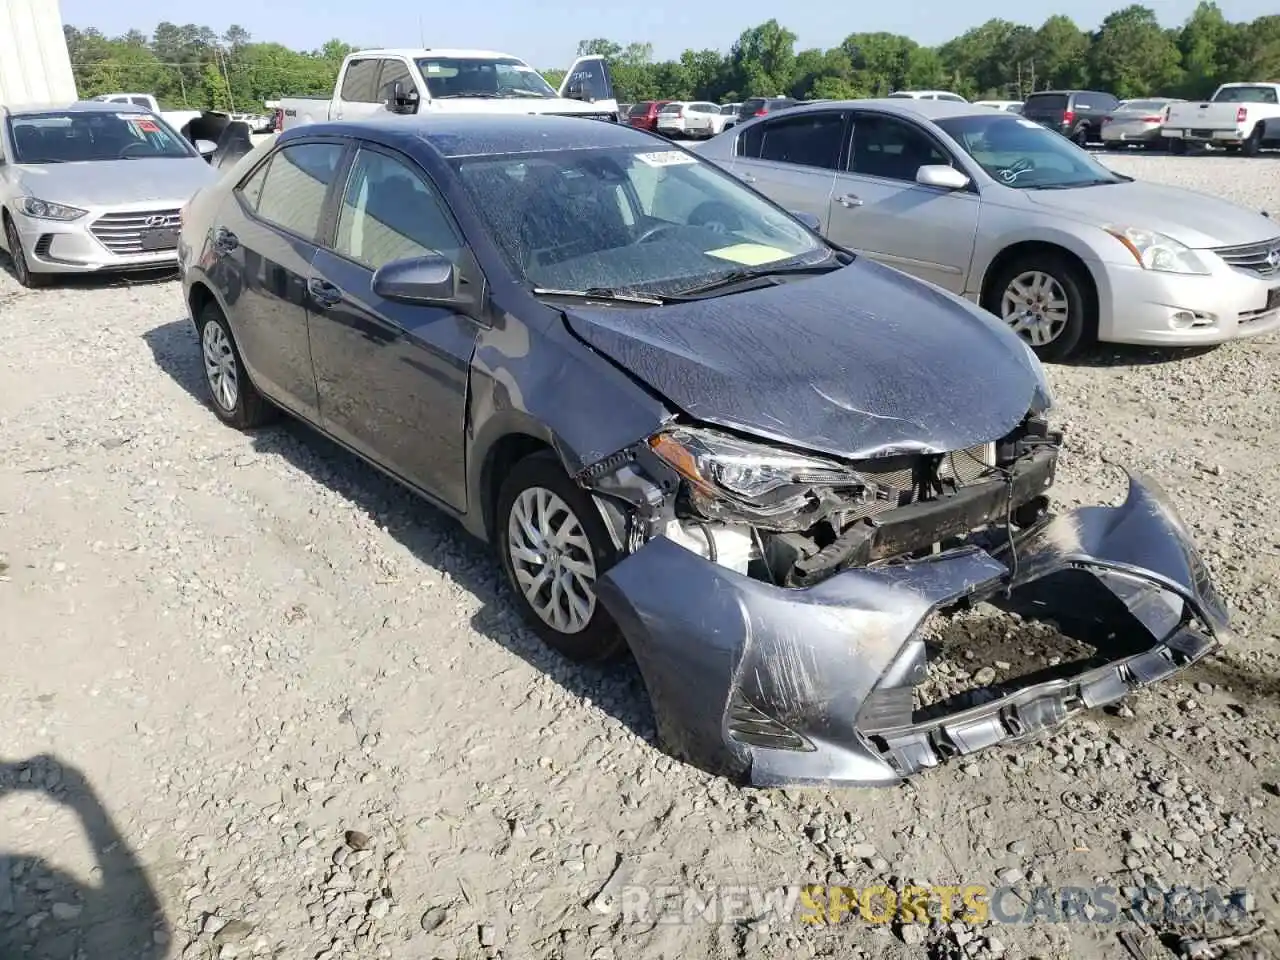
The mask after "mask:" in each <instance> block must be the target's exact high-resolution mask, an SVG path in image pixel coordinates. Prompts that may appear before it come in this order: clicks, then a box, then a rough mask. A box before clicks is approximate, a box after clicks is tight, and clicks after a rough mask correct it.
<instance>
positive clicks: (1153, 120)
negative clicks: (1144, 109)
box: [1142, 115, 1164, 123]
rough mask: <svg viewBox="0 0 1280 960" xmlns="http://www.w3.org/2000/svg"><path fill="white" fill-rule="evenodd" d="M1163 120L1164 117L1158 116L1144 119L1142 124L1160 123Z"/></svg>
mask: <svg viewBox="0 0 1280 960" xmlns="http://www.w3.org/2000/svg"><path fill="white" fill-rule="evenodd" d="M1163 119H1164V118H1163V117H1160V116H1158V115H1157V116H1154V117H1143V118H1142V122H1143V123H1160V122H1161V121H1162V120H1163Z"/></svg>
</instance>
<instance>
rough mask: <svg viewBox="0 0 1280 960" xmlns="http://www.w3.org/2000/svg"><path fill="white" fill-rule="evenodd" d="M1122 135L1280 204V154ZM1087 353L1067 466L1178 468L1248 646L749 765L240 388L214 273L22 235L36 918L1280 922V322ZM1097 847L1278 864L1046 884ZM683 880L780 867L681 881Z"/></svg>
mask: <svg viewBox="0 0 1280 960" xmlns="http://www.w3.org/2000/svg"><path fill="white" fill-rule="evenodd" d="M1109 162H1112V163H1114V164H1115V165H1116V166H1117V167H1121V168H1122V169H1124V170H1125V171H1126V172H1130V173H1132V174H1133V175H1135V176H1139V177H1150V178H1152V179H1159V180H1163V181H1165V182H1169V183H1175V184H1182V185H1186V186H1191V187H1194V188H1196V189H1202V190H1216V191H1217V192H1220V193H1222V194H1224V195H1229V196H1232V197H1233V198H1234V199H1237V200H1241V201H1242V202H1247V203H1249V204H1250V205H1252V206H1255V207H1258V206H1266V205H1268V204H1270V206H1271V207H1272V208H1280V176H1278V175H1277V170H1280V166H1277V164H1278V163H1280V160H1278V159H1277V158H1275V157H1264V158H1259V159H1254V160H1246V159H1230V158H1222V157H1188V158H1167V157H1137V156H1135V157H1124V158H1117V159H1112V160H1111V161H1109ZM1277 232H1280V230H1278V231H1277ZM1049 375H1050V378H1051V380H1052V383H1053V386H1054V389H1055V391H1056V393H1057V397H1058V404H1059V408H1058V412H1057V417H1058V419H1059V422H1060V423H1062V424H1064V425H1065V429H1066V431H1067V448H1066V452H1065V457H1064V459H1065V464H1064V466H1063V468H1062V471H1061V474H1060V479H1059V485H1058V488H1057V490H1056V494H1057V498H1058V501H1059V503H1060V504H1061V505H1064V506H1069V505H1073V504H1076V503H1084V502H1104V501H1105V502H1113V501H1115V500H1116V499H1117V498H1118V497H1119V496H1121V495H1122V493H1123V488H1124V482H1123V475H1122V474H1121V472H1120V471H1119V470H1118V468H1117V467H1115V466H1113V465H1112V464H1114V463H1120V464H1127V465H1129V466H1132V467H1134V468H1137V469H1140V470H1143V471H1147V472H1150V473H1151V474H1152V475H1154V476H1155V477H1156V478H1158V479H1159V481H1160V482H1161V483H1162V484H1163V485H1164V486H1165V488H1166V489H1167V490H1168V491H1169V492H1170V494H1171V495H1172V496H1173V497H1174V499H1175V500H1176V502H1177V504H1178V507H1179V509H1180V510H1181V511H1182V513H1183V515H1184V517H1185V519H1186V520H1187V522H1188V524H1189V526H1190V527H1191V528H1192V530H1193V532H1194V535H1195V536H1196V537H1197V539H1198V540H1199V542H1200V543H1201V545H1202V546H1203V548H1204V550H1205V553H1206V555H1207V559H1208V562H1209V564H1210V566H1211V568H1212V571H1213V573H1214V575H1215V577H1216V578H1217V580H1218V583H1219V584H1220V587H1221V590H1222V592H1223V594H1224V596H1226V598H1227V599H1228V601H1229V602H1230V604H1231V606H1232V613H1233V617H1234V623H1235V627H1236V630H1237V635H1236V636H1235V638H1234V639H1233V641H1232V643H1231V644H1230V646H1229V647H1228V648H1227V649H1226V650H1225V651H1224V652H1223V653H1222V654H1221V655H1220V656H1217V657H1215V658H1214V659H1213V660H1212V661H1211V662H1208V663H1207V664H1205V665H1202V666H1200V667H1198V668H1196V669H1195V670H1193V671H1190V672H1188V673H1187V674H1185V675H1182V676H1180V677H1178V678H1177V679H1175V680H1172V681H1170V682H1167V683H1165V684H1163V685H1160V686H1158V687H1156V688H1154V689H1152V690H1150V691H1148V692H1146V693H1144V694H1142V695H1140V696H1137V697H1134V698H1132V699H1131V700H1129V701H1127V702H1126V704H1125V705H1124V706H1123V707H1122V708H1120V709H1116V710H1113V711H1112V712H1109V713H1105V712H1098V713H1095V714H1091V715H1088V716H1086V717H1084V718H1082V719H1080V720H1078V721H1076V722H1074V723H1072V724H1071V725H1069V726H1068V727H1067V728H1065V729H1064V730H1063V731H1062V732H1060V733H1059V734H1057V735H1056V736H1054V737H1052V738H1050V739H1047V740H1044V741H1042V742H1040V743H1036V744H1033V745H1030V746H1026V747H1022V748H1019V749H1008V750H997V751H992V752H988V753H985V754H982V755H979V756H977V757H976V758H973V759H968V760H965V761H963V762H961V763H953V764H950V765H946V766H944V767H941V768H939V769H937V770H934V771H931V772H928V773H926V774H925V775H923V776H920V777H918V778H916V779H914V780H913V781H911V782H910V783H908V784H906V785H904V786H901V787H895V788H891V789H884V790H824V789H804V790H785V791H782V790H769V791H758V790H743V789H740V788H738V787H735V786H733V785H731V784H729V783H726V782H725V781H723V780H719V779H716V778H713V777H711V776H709V775H707V774H704V773H702V772H699V771H697V770H695V769H692V768H689V767H687V766H684V765H682V764H680V763H677V762H674V761H672V760H671V759H669V758H668V757H667V756H665V755H664V754H663V753H661V752H660V751H659V750H658V749H657V748H656V747H655V745H654V743H655V738H654V732H653V728H652V721H651V718H650V717H649V714H648V709H647V706H646V701H645V696H644V690H643V686H642V684H641V683H640V680H639V677H638V675H637V673H636V671H635V669H634V667H633V666H631V665H630V664H627V663H623V664H620V665H617V666H613V667H609V668H601V669H594V668H582V667H577V666H574V665H571V664H569V663H567V662H565V661H563V660H561V659H559V658H558V657H556V656H555V655H553V654H551V653H549V652H548V651H546V650H545V649H543V648H542V647H541V646H540V644H539V643H538V641H537V640H536V639H535V638H534V636H533V635H532V634H531V633H530V632H529V631H528V630H526V629H525V628H524V627H523V626H522V625H521V624H520V623H519V621H518V618H517V616H516V613H515V607H514V605H513V604H512V602H511V600H510V598H509V597H508V595H507V592H506V589H505V587H504V586H502V585H501V583H500V581H499V576H498V568H497V565H496V564H495V563H494V562H493V560H492V559H491V557H490V555H489V554H488V552H487V551H486V550H485V548H484V547H482V546H481V545H479V544H476V543H474V542H472V541H470V540H468V539H467V538H466V537H465V536H464V535H463V534H462V532H461V531H460V529H459V528H458V527H457V526H456V525H455V524H453V523H451V522H449V521H446V520H444V519H442V518H441V517H439V516H438V515H436V514H435V513H434V512H433V511H432V510H431V509H430V508H428V507H426V506H424V505H422V504H420V503H419V502H417V501H415V500H414V499H413V498H412V497H410V496H409V495H407V494H405V493H403V492H401V491H400V490H399V489H398V488H396V487H394V486H393V485H392V484H391V483H389V482H388V481H385V480H384V479H382V478H381V477H380V476H379V475H378V474H376V473H375V472H374V471H373V470H371V469H369V468H367V467H365V466H363V465H361V464H360V463H358V462H357V461H355V460H354V459H353V458H352V457H350V456H348V455H347V454H345V453H343V452H341V451H339V450H338V449H337V448H335V447H334V446H333V445H332V444H330V443H329V442H327V441H325V440H323V439H321V438H319V437H317V436H315V435H313V434H311V433H309V432H308V431H307V430H306V429H304V428H302V427H300V426H297V425H292V424H287V423H286V424H284V425H281V426H277V427H272V428H270V429H268V430H265V431H263V432H260V433H257V434H254V435H242V434H239V433H236V432H234V431H231V430H229V429H226V428H224V427H222V426H220V425H219V423H218V422H217V421H216V419H215V418H214V416H213V414H212V413H211V412H210V411H209V410H208V408H207V407H206V405H205V399H204V387H203V379H202V378H203V373H202V369H201V364H200V360H199V354H198V348H197V343H196V340H195V337H194V334H193V333H192V332H191V329H190V327H189V325H188V323H187V322H186V320H185V319H184V310H183V305H182V301H181V296H180V292H179V288H178V285H177V284H176V283H173V282H164V283H156V284H149V285H114V286H113V285H104V284H102V283H89V282H75V283H69V284H65V285H61V286H59V287H56V288H54V289H52V290H47V291H39V292H27V291H22V290H20V288H18V286H17V285H16V283H14V281H13V280H12V278H11V277H10V276H9V275H8V274H0V562H3V565H4V566H3V567H2V568H0V650H3V651H4V654H5V658H4V667H3V676H4V682H3V683H0V956H3V957H5V958H8V957H10V956H13V957H25V956H30V957H49V958H55V957H57V958H71V957H76V956H79V957H83V958H86V960H100V958H102V960H106V958H111V960H116V958H119V960H127V958H148V960H161V958H173V957H183V958H200V960H204V958H219V960H233V958H237V957H239V958H246V957H262V956H274V957H279V958H307V960H310V958H317V957H319V958H327V960H336V958H355V957H360V958H364V957H379V958H382V957H397V958H411V960H430V958H447V960H455V958H480V957H486V958H493V957H498V956H502V957H507V958H512V960H514V958H548V960H550V958H566V960H569V958H572V960H578V958H590V960H608V958H619V960H624V958H625V960H630V958H637V960H639V958H644V960H660V958H666V960H675V958H684V957H701V956H706V957H710V958H737V957H744V958H747V957H750V958H756V957H763V958H775V957H776V958H791V957H800V958H804V957H813V956H818V957H833V958H837V957H838V958H841V960H849V958H856V957H864V956H866V957H870V956H885V957H920V956H929V957H951V956H955V957H995V956H1007V957H1045V958H1047V957H1059V956H1064V957H1065V956H1080V957H1090V958H1095V957H1096V958H1108V957H1131V956H1134V954H1131V953H1127V952H1126V951H1125V949H1124V947H1123V945H1122V943H1121V939H1120V937H1119V934H1120V933H1122V932H1125V933H1127V934H1129V935H1131V936H1132V937H1133V938H1135V942H1136V943H1137V944H1138V945H1139V946H1140V948H1141V949H1142V950H1144V951H1145V953H1144V954H1141V955H1142V956H1146V957H1148V958H1151V960H1155V958H1158V957H1165V956H1173V955H1175V952H1176V951H1175V950H1173V949H1171V947H1172V945H1173V944H1174V938H1175V937H1176V935H1177V934H1180V933H1186V932H1188V931H1192V930H1194V929H1196V928H1197V927H1198V928H1199V930H1200V932H1201V933H1203V934H1204V935H1207V936H1217V935H1220V934H1225V933H1232V932H1234V933H1239V932H1249V931H1253V930H1255V929H1259V930H1261V938H1260V939H1259V940H1258V941H1257V942H1256V943H1255V945H1254V946H1255V947H1257V948H1259V949H1261V950H1262V951H1263V955H1267V954H1269V953H1272V952H1280V937H1278V936H1277V932H1276V925H1277V920H1280V901H1278V899H1277V897H1278V894H1280V872H1278V871H1277V864H1278V863H1280V745H1278V740H1277V735H1278V733H1280V703H1278V695H1280V658H1278V657H1277V642H1278V640H1280V591H1277V585H1278V583H1280V492H1278V491H1280V426H1278V425H1280V337H1276V336H1271V337H1268V338H1264V339H1261V340H1255V341H1252V342H1246V343H1240V344H1234V345H1230V346H1227V347H1223V348H1220V349H1217V350H1210V351H1199V352H1195V353H1178V354H1170V353H1160V352H1156V351H1150V350H1141V349H1123V350H1122V349H1114V348H1102V349H1098V350H1096V351H1094V352H1093V353H1091V354H1090V355H1089V356H1087V357H1086V358H1085V359H1083V360H1082V361H1080V362H1078V363H1076V364H1073V365H1070V366H1055V367H1052V368H1050V371H1049ZM961 629H967V628H965V627H963V625H962V627H961ZM983 629H984V627H983V625H982V623H981V622H980V618H978V619H975V621H974V623H973V630H974V631H977V633H975V637H974V642H977V638H978V637H979V636H980V635H981V631H982V630H983ZM810 883H812V884H820V885H828V884H831V885H845V886H852V887H857V888H865V887H868V886H875V885H888V886H891V887H893V888H895V889H898V890H900V889H901V888H903V887H905V886H907V885H911V884H916V885H920V886H924V887H931V886H938V885H952V886H961V887H964V886H972V885H981V886H985V887H987V888H997V887H1002V886H1013V887H1015V888H1016V889H1017V890H1018V891H1019V892H1018V894H1017V895H1016V896H1015V895H1010V896H1009V897H1008V898H1007V899H1006V901H1005V908H1004V910H1005V914H1006V916H1007V915H1009V914H1011V913H1023V912H1027V913H1031V922H1023V923H1012V922H996V920H995V919H994V918H988V919H987V920H986V921H985V922H981V923H967V922H965V921H964V920H963V919H958V920H953V922H952V923H950V924H947V923H937V924H935V925H933V926H932V927H926V926H925V925H922V924H907V925H899V924H885V923H877V922H872V921H869V920H867V919H865V918H863V917H861V916H860V915H859V911H858V910H857V909H855V910H854V911H853V915H852V916H845V917H844V919H843V920H842V921H841V922H839V923H836V924H834V925H830V924H828V925H814V924H809V923H805V922H804V921H803V916H805V915H807V913H806V908H805V907H804V906H803V901H802V902H801V904H800V905H797V906H796V907H795V908H794V910H793V911H791V912H790V913H789V915H788V916H760V914H762V913H766V911H764V910H763V909H762V908H761V903H760V902H758V901H757V900H754V899H753V898H756V897H760V896H763V895H765V894H766V893H767V892H768V891H771V890H773V889H775V888H778V887H780V886H785V885H793V884H810ZM1065 886H1072V887H1079V888H1087V889H1089V890H1095V889H1096V888H1099V887H1111V888H1116V889H1117V890H1121V889H1122V888H1129V887H1139V888H1143V889H1148V890H1152V891H1156V890H1160V891H1164V890H1168V889H1170V888H1173V887H1178V886H1182V887H1187V888H1191V889H1193V890H1195V891H1206V890H1214V891H1221V892H1222V893H1223V895H1226V894H1227V893H1229V892H1230V891H1231V890H1233V889H1235V888H1242V889H1244V890H1245V891H1246V893H1244V894H1242V895H1241V899H1240V900H1239V901H1238V903H1239V905H1240V907H1241V909H1242V910H1243V911H1245V912H1247V914H1248V915H1247V916H1245V917H1237V918H1236V919H1219V918H1212V917H1211V918H1210V919H1209V920H1207V921H1205V922H1204V923H1202V924H1194V923H1184V924H1181V925H1179V924H1178V923H1176V922H1174V920H1175V918H1172V917H1170V916H1168V915H1167V913H1166V912H1165V911H1164V910H1163V909H1160V910H1155V911H1153V913H1152V914H1149V915H1148V917H1147V921H1146V922H1135V921H1134V920H1133V919H1132V918H1127V917H1125V916H1117V917H1112V918H1110V921H1109V922H1108V918H1107V916H1106V914H1107V911H1106V910H1105V909H1100V908H1099V907H1098V906H1097V905H1096V904H1095V906H1093V907H1091V908H1090V909H1089V910H1088V911H1086V913H1090V914H1092V919H1090V917H1089V916H1084V915H1081V916H1078V917H1077V918H1076V919H1074V920H1073V921H1071V922H1054V921H1055V920H1060V919H1061V918H1060V916H1057V915H1056V914H1054V913H1053V912H1052V911H1050V912H1047V913H1046V912H1041V913H1038V914H1036V913H1034V912H1033V911H1029V910H1028V905H1029V904H1032V903H1034V902H1035V901H1036V894H1035V892H1034V891H1035V890H1036V888H1039V887H1048V888H1052V889H1053V890H1055V891H1059V890H1060V889H1061V888H1062V887H1065ZM665 887H674V888H676V890H679V891H683V890H692V891H695V892H697V894H698V896H699V897H700V898H701V899H702V902H703V903H704V905H705V904H706V903H712V904H718V905H719V906H720V907H726V904H728V903H729V901H730V900H731V899H732V900H733V902H741V901H742V900H743V899H745V902H746V904H747V906H746V907H743V908H742V909H739V910H737V911H736V913H735V912H734V911H731V910H728V909H727V908H726V909H725V912H724V913H721V914H720V915H719V916H715V917H712V918H711V919H706V918H698V917H685V918H682V917H681V916H680V914H679V913H678V911H674V912H669V913H665V914H659V913H658V911H657V907H656V906H654V905H655V904H656V903H657V902H658V899H659V898H661V897H662V896H669V895H670V893H671V891H667V892H666V894H664V893H663V892H662V888H665ZM716 888H718V889H719V890H720V891H721V897H720V899H716V898H714V897H709V895H708V891H709V890H712V889H716ZM1131 893H1132V891H1131ZM646 897H648V898H649V900H648V901H647V902H648V905H649V906H648V909H646V908H645V903H646ZM734 898H737V899H734ZM667 902H669V901H667ZM827 903H829V901H823V904H827ZM712 912H713V913H714V911H712ZM808 913H809V914H811V913H812V910H809V911H808ZM1193 913H1194V912H1193ZM1191 915H1192V914H1187V915H1186V916H1191ZM671 919H677V920H679V919H686V920H687V921H688V922H667V921H668V920H671ZM711 920H722V921H723V922H711ZM1162 938H1163V939H1162ZM24 945H25V946H24ZM1236 955H1237V956H1247V955H1249V954H1248V953H1247V952H1242V953H1238V954H1236Z"/></svg>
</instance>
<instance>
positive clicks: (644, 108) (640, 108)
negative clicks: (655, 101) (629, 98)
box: [627, 100, 649, 117]
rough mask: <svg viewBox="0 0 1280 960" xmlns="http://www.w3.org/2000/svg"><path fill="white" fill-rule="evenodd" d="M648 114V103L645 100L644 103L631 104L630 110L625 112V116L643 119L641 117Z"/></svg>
mask: <svg viewBox="0 0 1280 960" xmlns="http://www.w3.org/2000/svg"><path fill="white" fill-rule="evenodd" d="M648 113H649V101H648V100H646V101H645V102H644V103H635V104H632V105H631V109H630V110H629V111H627V116H629V117H643V116H647V115H648Z"/></svg>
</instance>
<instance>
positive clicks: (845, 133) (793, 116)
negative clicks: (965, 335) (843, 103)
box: [733, 108, 853, 174]
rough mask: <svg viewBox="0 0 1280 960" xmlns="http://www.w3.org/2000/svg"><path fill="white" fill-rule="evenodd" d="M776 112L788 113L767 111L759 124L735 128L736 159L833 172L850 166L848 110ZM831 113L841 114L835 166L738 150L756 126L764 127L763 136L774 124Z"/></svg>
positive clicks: (828, 109) (787, 167)
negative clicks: (771, 157)
mask: <svg viewBox="0 0 1280 960" xmlns="http://www.w3.org/2000/svg"><path fill="white" fill-rule="evenodd" d="M776 112H777V113H779V114H783V113H786V115H785V116H776V117H775V116H772V114H771V113H766V114H765V115H764V116H763V117H760V118H759V119H760V122H759V123H758V124H753V125H752V126H751V127H748V128H747V129H746V130H743V129H742V128H741V127H735V128H734V129H737V130H738V135H737V137H735V138H734V143H733V151H734V152H733V156H734V160H735V161H736V160H747V161H750V162H752V163H776V164H778V166H780V167H783V168H784V169H787V170H818V171H821V170H826V171H828V172H830V173H832V174H837V173H840V172H842V170H843V169H844V168H845V167H846V166H848V163H849V159H848V157H849V143H850V134H851V133H852V129H853V128H852V126H851V125H850V118H849V111H848V110H840V109H831V108H827V109H825V110H806V111H804V112H803V113H790V112H786V111H782V110H779V111H776ZM831 114H835V115H837V116H839V118H840V124H841V129H840V147H839V149H838V150H837V151H836V165H835V166H834V167H817V166H813V165H811V164H805V163H791V162H789V161H787V160H768V159H765V158H764V157H751V156H747V155H746V154H743V153H739V152H738V148H739V146H740V145H741V144H742V143H743V140H742V138H743V135H744V134H746V133H750V132H751V130H752V129H754V128H755V127H756V126H758V127H760V128H762V132H761V136H763V135H764V132H763V128H767V127H769V126H770V125H772V124H778V123H795V122H797V121H798V120H802V119H806V118H811V117H818V116H828V115H831Z"/></svg>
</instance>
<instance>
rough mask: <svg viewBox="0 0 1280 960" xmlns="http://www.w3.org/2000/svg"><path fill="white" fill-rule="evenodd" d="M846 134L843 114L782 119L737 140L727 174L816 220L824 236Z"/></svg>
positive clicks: (751, 128) (748, 131) (766, 122)
mask: <svg viewBox="0 0 1280 960" xmlns="http://www.w3.org/2000/svg"><path fill="white" fill-rule="evenodd" d="M845 129H846V115H845V113H844V112H843V111H840V110H822V111H818V112H805V113H799V114H794V113H793V114H787V113H785V112H784V113H780V114H779V115H778V116H777V117H774V118H772V119H769V120H763V121H761V122H759V123H756V124H752V125H751V126H749V127H746V128H744V129H743V130H742V132H741V133H739V134H738V146H737V149H738V154H737V156H736V157H734V160H733V165H732V166H731V167H730V168H729V170H730V172H731V173H732V174H733V175H734V176H735V177H737V178H738V179H740V180H741V181H742V182H743V183H745V184H747V185H748V186H750V187H752V188H753V189H755V190H758V191H759V192H760V193H763V194H764V195H765V196H766V197H768V198H769V199H770V200H772V201H773V202H774V203H776V204H778V205H779V206H780V207H784V208H786V209H787V210H790V211H793V212H795V213H809V214H812V215H813V216H815V217H817V218H818V220H819V221H820V222H821V229H822V231H823V232H825V231H826V229H827V219H828V214H829V211H830V208H831V190H832V186H833V184H834V182H835V178H836V171H837V169H838V168H839V167H840V160H841V156H842V153H843V151H842V146H843V144H844V141H845Z"/></svg>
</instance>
